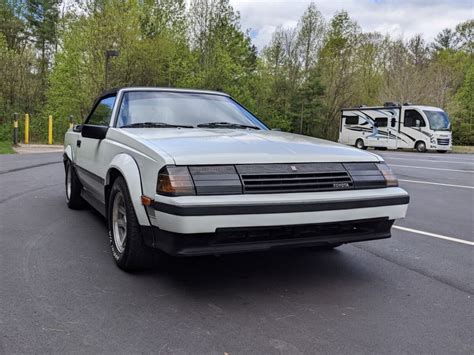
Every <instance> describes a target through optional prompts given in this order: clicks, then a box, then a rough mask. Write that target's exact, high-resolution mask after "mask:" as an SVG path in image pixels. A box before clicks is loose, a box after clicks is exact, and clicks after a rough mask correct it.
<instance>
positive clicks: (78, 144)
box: [76, 139, 81, 148]
mask: <svg viewBox="0 0 474 355" xmlns="http://www.w3.org/2000/svg"><path fill="white" fill-rule="evenodd" d="M76 145H77V147H78V148H80V147H81V140H80V139H78V140H77V142H76Z"/></svg>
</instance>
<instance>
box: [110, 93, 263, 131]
mask: <svg viewBox="0 0 474 355" xmlns="http://www.w3.org/2000/svg"><path fill="white" fill-rule="evenodd" d="M143 122H160V123H165V124H170V125H189V126H193V127H196V126H197V125H199V124H205V123H208V122H229V123H232V124H243V125H251V126H256V127H259V128H260V129H267V128H266V126H265V125H264V124H263V123H262V122H260V121H259V120H258V118H256V117H255V116H254V115H253V114H252V113H250V112H249V111H247V110H246V109H245V108H244V107H243V106H241V105H239V104H238V103H237V102H236V101H234V100H233V99H231V98H230V97H227V96H221V95H214V94H205V93H186V92H165V91H134V92H127V93H124V95H123V99H122V102H121V106H120V110H119V114H118V120H117V126H118V127H123V126H127V125H133V124H139V123H143Z"/></svg>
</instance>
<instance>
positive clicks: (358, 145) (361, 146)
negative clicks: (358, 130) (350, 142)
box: [355, 138, 367, 150]
mask: <svg viewBox="0 0 474 355" xmlns="http://www.w3.org/2000/svg"><path fill="white" fill-rule="evenodd" d="M355 147H356V148H357V149H362V150H366V149H367V147H366V146H365V145H364V141H363V140H362V139H360V138H359V139H358V140H356V142H355Z"/></svg>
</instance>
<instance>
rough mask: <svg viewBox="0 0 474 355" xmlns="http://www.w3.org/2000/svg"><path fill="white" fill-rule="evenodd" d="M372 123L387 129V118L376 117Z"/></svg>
mask: <svg viewBox="0 0 474 355" xmlns="http://www.w3.org/2000/svg"><path fill="white" fill-rule="evenodd" d="M374 121H375V123H376V124H377V127H387V122H388V119H387V117H377V118H376V119H375V120H374Z"/></svg>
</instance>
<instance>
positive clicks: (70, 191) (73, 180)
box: [64, 160, 86, 210]
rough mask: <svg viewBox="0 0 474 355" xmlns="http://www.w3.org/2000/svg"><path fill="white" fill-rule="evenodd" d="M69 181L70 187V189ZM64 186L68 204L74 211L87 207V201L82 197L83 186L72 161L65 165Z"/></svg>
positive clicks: (67, 161)
mask: <svg viewBox="0 0 474 355" xmlns="http://www.w3.org/2000/svg"><path fill="white" fill-rule="evenodd" d="M68 179H69V187H68ZM64 185H65V188H66V203H67V206H68V207H69V208H70V209H72V210H80V209H82V208H84V207H85V206H86V201H84V199H83V198H82V197H81V191H82V184H81V182H80V181H79V178H78V177H77V174H76V170H75V169H74V166H72V164H71V161H70V160H66V163H65V178H64Z"/></svg>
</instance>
